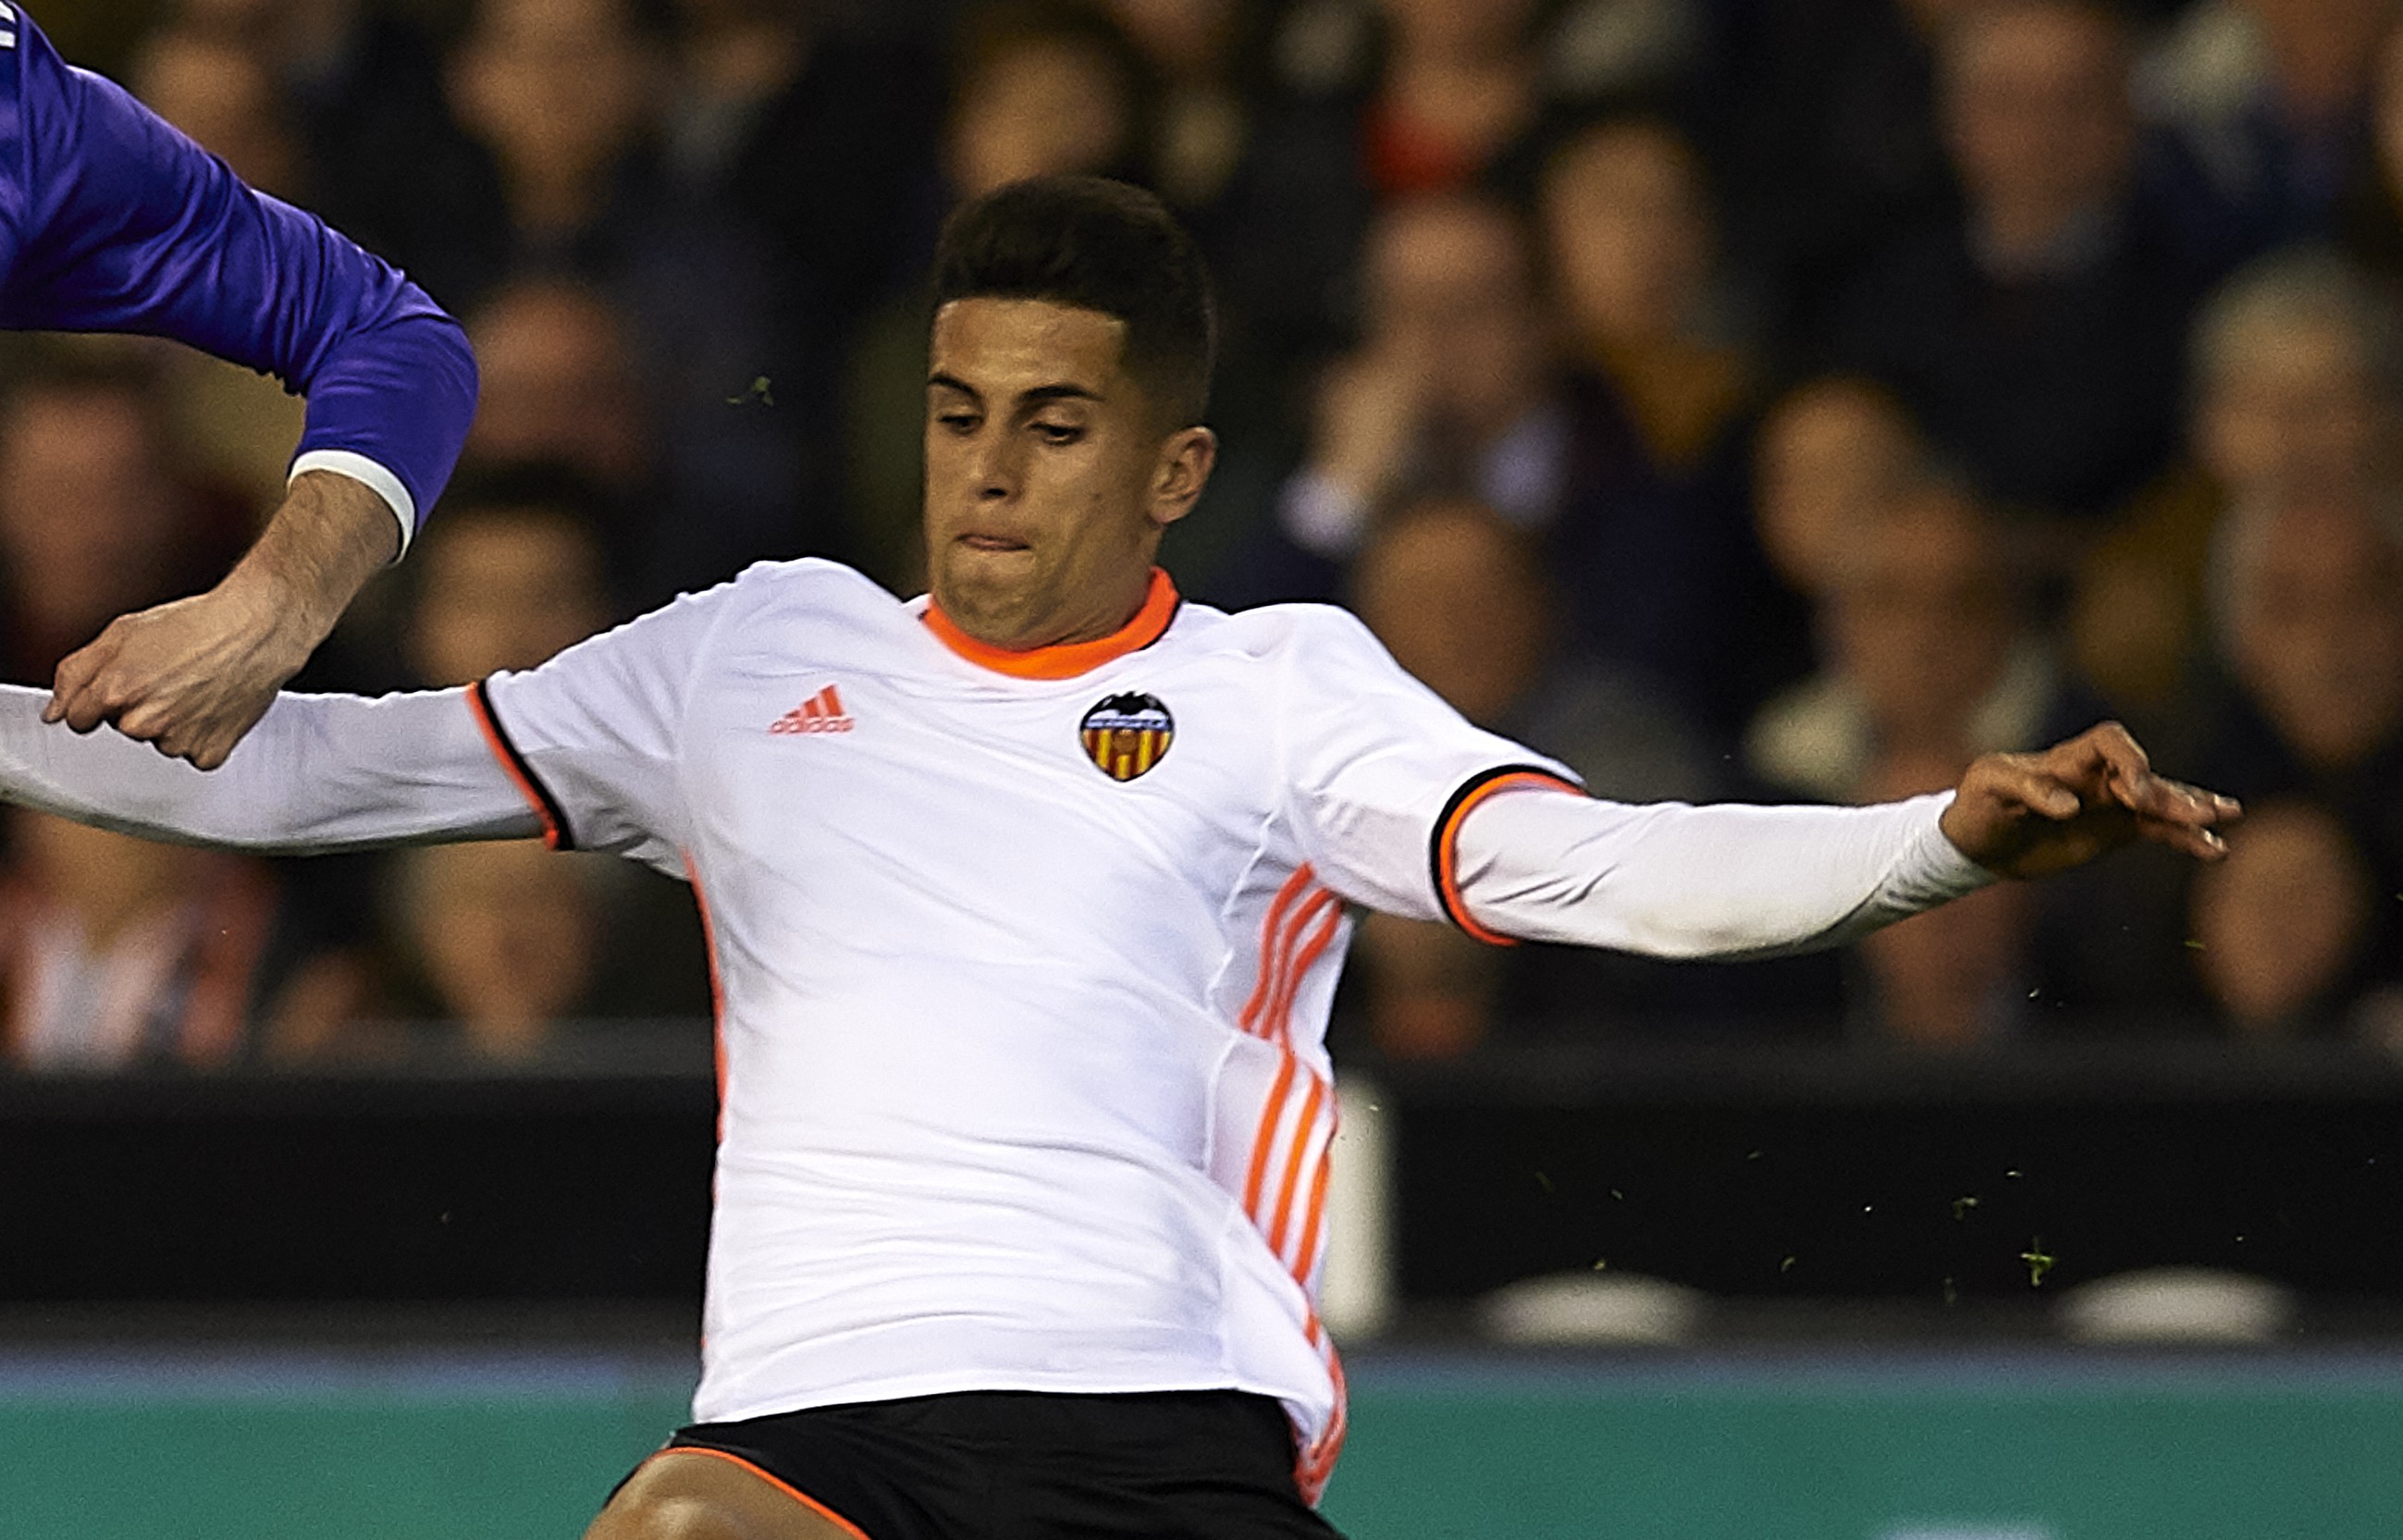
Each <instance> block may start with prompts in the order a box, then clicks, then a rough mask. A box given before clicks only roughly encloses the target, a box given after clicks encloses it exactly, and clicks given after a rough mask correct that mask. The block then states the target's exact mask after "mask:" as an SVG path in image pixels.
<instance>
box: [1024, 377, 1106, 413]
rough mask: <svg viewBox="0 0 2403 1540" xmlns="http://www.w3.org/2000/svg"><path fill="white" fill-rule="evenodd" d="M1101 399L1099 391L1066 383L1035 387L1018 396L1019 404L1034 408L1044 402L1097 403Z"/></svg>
mask: <svg viewBox="0 0 2403 1540" xmlns="http://www.w3.org/2000/svg"><path fill="white" fill-rule="evenodd" d="M1101 398H1102V393H1101V392H1100V391H1097V390H1092V389H1089V388H1088V387H1086V386H1083V385H1076V384H1070V383H1067V382H1061V383H1059V384H1056V385H1037V386H1035V388H1034V389H1033V390H1029V391H1021V392H1020V393H1019V396H1018V399H1019V401H1020V402H1021V404H1023V405H1026V406H1035V407H1039V406H1041V405H1042V404H1043V403H1044V402H1046V401H1098V400H1100V399H1101Z"/></svg>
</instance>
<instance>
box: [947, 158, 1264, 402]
mask: <svg viewBox="0 0 2403 1540" xmlns="http://www.w3.org/2000/svg"><path fill="white" fill-rule="evenodd" d="M981 298H997V299H1048V300H1049V301H1051V302H1052V303H1054V304H1059V305H1070V306H1074V307H1075V308H1076V309H1077V310H1089V311H1095V312H1100V313H1101V314H1103V315H1107V316H1112V317H1115V318H1116V319H1118V320H1119V321H1122V322H1124V323H1125V324H1126V359H1125V364H1126V369H1127V372H1128V373H1130V374H1132V375H1133V376H1134V377H1135V378H1136V379H1137V380H1139V381H1141V382H1142V383H1143V386H1144V389H1145V390H1146V391H1147V392H1149V393H1151V395H1153V396H1154V398H1155V399H1156V401H1157V403H1158V405H1159V406H1160V409H1162V410H1163V411H1166V412H1168V413H1170V414H1172V415H1174V418H1175V420H1176V422H1177V423H1178V424H1179V425H1180V426H1183V425H1188V424H1191V423H1199V422H1201V421H1202V412H1203V410H1204V409H1206V408H1207V407H1208V405H1209V400H1210V369H1211V366H1212V364H1213V363H1214V362H1215V358H1216V355H1217V351H1218V318H1217V307H1216V305H1215V302H1214V301H1213V299H1212V298H1211V295H1210V273H1209V270H1208V269H1207V268H1206V267H1204V266H1203V265H1202V253H1201V250H1200V248H1198V247H1196V246H1195V245H1194V243H1193V238H1192V237H1191V236H1190V235H1188V234H1187V233H1186V231H1185V228H1184V227H1183V226H1182V225H1179V224H1178V223H1177V222H1176V216H1175V215H1172V214H1170V213H1169V212H1168V208H1167V205H1166V204H1164V203H1162V202H1160V200H1159V199H1157V198H1155V197H1153V196H1152V195H1151V194H1150V193H1148V192H1146V191H1144V190H1143V189H1142V188H1141V187H1132V186H1130V185H1128V184H1127V183H1124V182H1114V181H1111V180H1110V179H1108V178H1107V177H1102V176H1038V177H1035V178H1033V179H1031V180H1029V181H1024V182H1012V183H1010V184H1009V185H1008V186H1007V187H998V188H995V189H994V190H993V191H992V192H989V193H987V194H985V195H984V196H983V197H981V198H979V199H977V200H976V201H973V202H971V203H968V204H966V205H965V206H964V207H962V208H961V209H959V210H958V211H957V212H956V213H954V214H953V215H951V218H950V219H948V220H946V221H945V222H944V224H943V234H942V239H941V240H940V242H939V243H938V244H937V246H936V248H935V294H934V301H935V308H936V309H937V310H940V309H941V308H942V307H943V306H945V305H948V304H950V303H951V301H952V300H954V299H981Z"/></svg>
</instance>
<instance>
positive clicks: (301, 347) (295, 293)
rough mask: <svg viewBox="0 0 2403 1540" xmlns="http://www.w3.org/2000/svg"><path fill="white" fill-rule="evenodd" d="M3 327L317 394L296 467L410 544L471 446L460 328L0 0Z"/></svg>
mask: <svg viewBox="0 0 2403 1540" xmlns="http://www.w3.org/2000/svg"><path fill="white" fill-rule="evenodd" d="M0 326H5V327H8V328H12V329H20V330H35V329H39V330H54V331H119V332H139V333H144V334H146V335H150V336H157V337H166V338H172V339H174V340H176V341H179V342H184V343H188V344H189V345H190V346H192V347H196V348H199V349H201V350H202V351H204V352H207V353H211V354H215V355H217V356H218V357H220V358H225V359H229V360H231V361H232V362H234V363H238V364H244V365H247V366H249V367H250V368H255V369H257V370H260V371H261V372H263V373H268V374H272V375H274V376H275V377H276V378H277V379H279V380H281V381H282V382H284V384H285V387H286V388H287V389H289V390H291V391H293V392H294V393H296V394H298V395H303V396H305V397H307V399H308V422H307V426H306V429H305V430H304V432H303V433H302V435H301V438H300V443H299V450H298V451H297V454H296V457H295V459H294V461H293V467H292V469H293V474H294V475H299V474H300V473H301V472H303V471H308V470H329V471H336V472H339V473H340V474H342V475H345V476H349V477H351V478H353V479H356V480H359V481H362V482H364V483H366V484H367V485H368V487H370V488H372V489H373V490H374V491H375V492H376V493H378V494H379V495H381V496H382V498H383V500H384V501H385V502H386V503H387V504H388V505H390V506H391V507H392V509H393V512H394V514H395V516H396V518H397V519H398V520H399V523H400V529H401V544H402V546H403V547H404V548H406V547H407V545H408V543H409V540H410V536H411V535H412V534H414V533H415V532H416V529H417V527H418V525H419V523H420V522H421V521H422V520H423V519H424V514H425V512H426V510H427V509H428V508H429V507H431V506H433V503H434V500H435V498H436V497H437V496H438V495H439V493H441V490H442V486H443V483H444V482H445V481H446V480H447V479H449V477H450V474H451V465H453V463H454V462H455V461H456V460H457V459H458V456H459V449H460V446H461V445H462V444H463V443H464V442H465V439H466V435H467V423H468V419H469V418H470V417H471V416H472V415H473V414H474V411H475V404H476V367H475V361H474V358H473V356H472V355H471V354H469V352H468V349H467V342H466V338H465V335H464V334H463V333H462V332H461V330H460V328H459V326H458V323H457V322H455V321H453V320H451V317H450V316H448V315H447V314H445V313H444V312H442V310H441V308H440V307H439V306H438V305H436V304H435V303H434V301H433V300H432V299H430V298H427V297H426V295H425V294H424V291H423V290H421V289H419V288H418V287H417V286H416V285H415V284H411V283H410V282H409V280H408V279H406V278H404V277H403V276H401V274H400V273H399V272H398V271H396V270H395V269H393V268H392V267H391V266H390V265H389V264H387V263H385V262H383V261H382V260H381V259H380V258H378V257H373V256H370V255H369V254H368V253H367V252H366V251H364V250H362V249H361V248H359V247H358V246H357V245H354V243H351V242H350V241H348V240H346V239H345V238H343V237H342V236H340V235H339V234H337V233H336V232H334V231H333V230H331V229H327V228H326V225H325V224H324V222H323V221H321V220H319V219H317V218H315V217H314V216H313V215H308V214H305V213H303V212H301V211H300V210H299V209H296V208H294V207H292V206H291V205H290V204H288V203H284V202H281V201H277V200H276V199H273V198H271V197H268V196H267V195H265V194H263V193H260V192H257V191H254V190H253V189H252V188H250V187H245V186H243V183H242V181H241V180H240V179H239V178H237V177H236V176H235V175H234V174H233V173H232V172H230V171H229V170H228V169H227V168H226V166H225V164H224V162H222V161H220V160H216V159H215V157H213V156H211V155H209V154H208V153H206V152H205V151H203V150H202V149H201V148H200V146H197V145H194V144H193V143H192V142H191V141H190V140H188V139H187V138H185V137H184V136H183V135H182V134H181V133H178V132H176V131H175V130H174V129H173V128H171V127H169V126H168V125H167V124H166V123H165V122H163V121H161V120H160V118H158V117H157V116H156V115H155V114H153V113H152V112H150V111H149V109H148V108H146V107H145V106H143V105H142V104H140V103H138V102H136V101H135V100H134V99H133V98H132V96H130V95H128V94H127V93H126V92H125V91H123V90H120V89H119V88H118V87H117V86H116V85H114V84H112V83H110V82H109V81H107V80H105V79H103V78H101V77H100V76H96V75H92V74H90V73H89V72H88V71H84V70H80V69H76V68H74V67H73V66H71V65H69V64H68V63H66V62H65V61H63V59H61V58H60V57H59V55H58V52H57V50H56V49H53V48H52V47H51V46H50V42H49V39H48V38H47V37H45V36H43V35H42V34H41V32H40V30H39V29H38V28H36V27H35V25H34V23H33V21H32V20H31V19H30V18H29V17H27V16H26V15H25V14H24V12H23V11H22V10H21V9H18V8H17V7H13V6H8V5H0Z"/></svg>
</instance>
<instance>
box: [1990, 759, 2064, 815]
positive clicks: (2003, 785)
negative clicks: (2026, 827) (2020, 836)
mask: <svg viewBox="0 0 2403 1540" xmlns="http://www.w3.org/2000/svg"><path fill="white" fill-rule="evenodd" d="M2046 757H2049V756H2035V755H2025V754H1998V755H1994V756H1992V757H1991V758H1989V759H1988V760H1987V761H1986V762H1985V763H1986V767H1987V769H1988V770H1989V772H1990V775H1991V780H1990V781H1989V783H1988V784H1989V789H1990V790H1991V791H1992V792H1993V794H1994V795H1995V796H1998V797H2000V798H2002V799H2003V800H2004V801H2005V802H2007V803H2014V804H2017V805H2018V806H2020V807H2023V808H2025V809H2027V810H2028V811H2029V812H2034V813H2037V814H2039V815H2041V816H2043V817H2046V818H2050V819H2054V820H2056V821H2059V820H2063V819H2069V818H2075V817H2077V812H2078V810H2079V809H2080V808H2081V807H2083V806H2084V805H2085V803H2084V800H2083V799H2082V798H2079V796H2078V795H2077V791H2076V790H2075V789H2074V788H2072V787H2070V786H2068V785H2066V784H2063V781H2062V779H2061V777H2060V776H2059V775H2058V774H2056V773H2055V772H2054V770H2053V769H2052V768H2051V767H2049V766H2048V765H2046V764H2045V763H2044V762H2043V760H2044V758H2046Z"/></svg>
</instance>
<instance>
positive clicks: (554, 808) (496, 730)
mask: <svg viewBox="0 0 2403 1540" xmlns="http://www.w3.org/2000/svg"><path fill="white" fill-rule="evenodd" d="M467 709H468V710H469V711H470V712H472V713H474V714H475V717H476V729H477V730H478V731H479V732H481V733H482V734H483V735H484V747H485V748H487V749H489V750H491V751H492V755H493V758H494V759H496V760H498V761H500V766H501V769H502V770H504V771H506V772H507V775H508V778H509V780H510V782H511V784H514V785H515V786H516V787H517V788H518V795H519V796H520V797H522V798H525V799H526V805H527V806H528V807H530V808H532V809H534V813H535V817H536V818H539V819H541V820H542V842H543V843H544V844H545V845H548V846H549V847H550V848H551V849H552V850H574V849H575V848H576V841H575V840H573V839H570V838H568V833H567V819H566V816H565V815H564V814H563V813H562V812H561V811H560V807H559V804H558V803H557V802H554V801H552V800H551V797H550V793H549V792H548V791H546V790H545V789H543V785H542V783H540V782H539V781H536V780H535V778H534V771H533V770H529V769H528V768H527V766H526V762H525V760H524V758H523V757H522V756H520V755H519V753H518V747H517V745H516V744H515V743H512V742H509V735H508V734H507V732H506V731H504V730H503V729H502V728H501V719H500V718H499V717H497V716H495V715H493V702H492V700H491V698H490V697H489V696H488V695H487V694H486V693H485V690H484V682H483V681H482V680H480V679H479V680H477V681H476V682H475V683H474V684H472V685H470V686H468V687H467Z"/></svg>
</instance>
